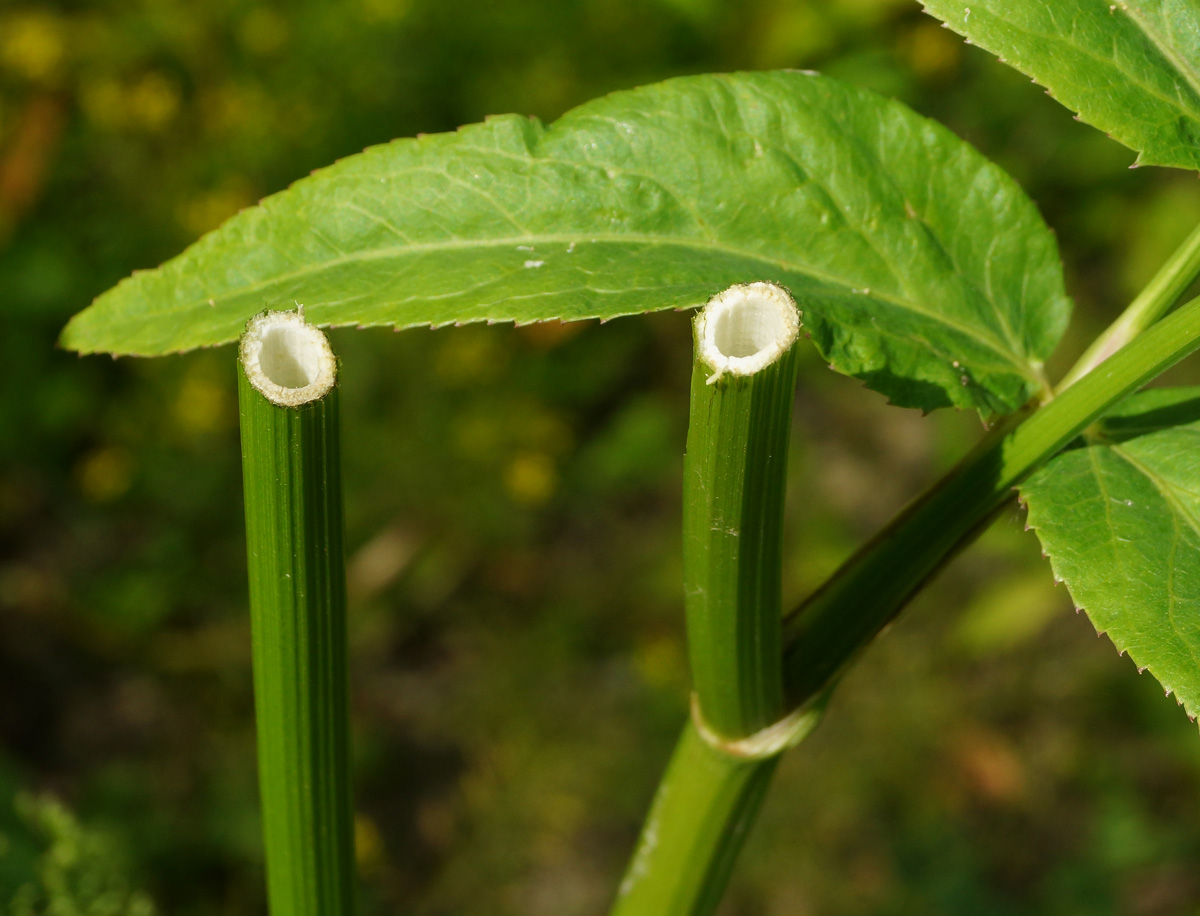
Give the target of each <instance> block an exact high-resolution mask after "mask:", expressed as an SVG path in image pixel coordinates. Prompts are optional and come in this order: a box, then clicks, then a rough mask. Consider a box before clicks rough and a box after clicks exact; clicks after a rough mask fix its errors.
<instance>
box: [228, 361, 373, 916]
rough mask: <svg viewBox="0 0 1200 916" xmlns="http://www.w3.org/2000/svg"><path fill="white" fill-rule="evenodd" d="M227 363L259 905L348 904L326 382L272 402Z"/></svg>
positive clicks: (347, 813)
mask: <svg viewBox="0 0 1200 916" xmlns="http://www.w3.org/2000/svg"><path fill="white" fill-rule="evenodd" d="M239 370H240V371H239V372H238V394H239V401H240V407H241V429H242V464H243V480H244V491H245V506H246V541H247V556H248V563H249V573H250V608H251V623H252V634H253V661H254V698H255V713H256V719H257V730H258V765H259V786H260V792H261V798H262V819H263V834H264V840H265V844H266V856H267V884H268V895H269V902H270V910H271V913H272V914H273V916H349V914H352V913H353V912H354V906H355V860H354V833H353V814H352V811H353V809H352V802H351V789H350V750H349V744H350V741H349V702H348V696H349V693H348V686H347V670H346V669H347V656H346V653H347V649H346V605H345V569H344V560H343V547H342V501H341V483H340V474H341V471H340V461H339V451H338V401H337V389H336V388H333V389H332V390H331V391H329V392H328V393H327V394H326V395H325V396H324V397H322V398H320V399H319V400H316V401H314V402H311V403H308V404H305V405H303V406H300V407H280V406H277V405H276V404H273V403H271V402H269V401H268V400H267V399H266V398H265V397H263V395H262V394H260V393H259V392H258V391H257V390H255V388H254V387H253V386H252V385H251V384H250V382H249V381H248V380H247V377H246V373H245V371H241V367H239Z"/></svg>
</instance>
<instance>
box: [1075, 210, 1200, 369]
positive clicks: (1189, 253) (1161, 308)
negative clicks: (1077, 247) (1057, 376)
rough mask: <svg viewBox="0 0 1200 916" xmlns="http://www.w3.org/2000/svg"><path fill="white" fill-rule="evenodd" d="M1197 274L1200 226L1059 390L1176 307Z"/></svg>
mask: <svg viewBox="0 0 1200 916" xmlns="http://www.w3.org/2000/svg"><path fill="white" fill-rule="evenodd" d="M1197 275H1200V226H1197V227H1196V228H1195V229H1193V230H1192V233H1191V235H1189V236H1188V237H1187V238H1186V239H1184V240H1183V244H1182V245H1180V246H1179V247H1178V248H1177V249H1176V250H1175V253H1174V254H1172V255H1171V257H1170V258H1169V259H1168V260H1167V263H1165V264H1164V265H1163V266H1162V267H1161V268H1160V269H1159V271H1158V273H1157V274H1155V275H1154V279H1153V280H1151V281H1150V282H1149V283H1148V284H1147V285H1146V288H1145V289H1143V290H1142V291H1141V292H1140V293H1139V294H1138V296H1137V298H1136V299H1134V300H1133V301H1132V302H1131V303H1129V306H1128V307H1127V308H1126V309H1125V311H1124V312H1122V313H1121V317H1119V318H1118V319H1117V320H1116V321H1114V322H1113V323H1112V324H1111V325H1109V326H1108V328H1107V330H1105V331H1104V333H1103V334H1101V335H1100V336H1099V337H1097V338H1096V339H1095V340H1094V341H1093V342H1092V345H1091V346H1090V347H1088V348H1087V350H1086V351H1084V354H1083V356H1081V357H1079V360H1078V361H1077V362H1076V363H1075V365H1074V366H1073V367H1072V368H1071V371H1070V372H1068V373H1067V374H1066V376H1065V377H1064V378H1063V380H1062V381H1061V382H1059V383H1058V390H1059V391H1062V390H1064V389H1066V388H1067V387H1069V386H1070V385H1073V384H1074V383H1075V382H1077V381H1079V379H1081V378H1083V376H1085V375H1087V374H1088V373H1089V372H1091V371H1092V370H1093V369H1095V368H1096V367H1097V366H1098V365H1100V364H1101V363H1102V362H1104V361H1105V360H1106V359H1108V358H1109V357H1110V356H1112V355H1113V354H1114V353H1116V352H1117V351H1118V350H1120V349H1121V348H1122V347H1123V346H1125V344H1127V343H1129V341H1131V340H1133V338H1135V337H1137V336H1138V334H1140V333H1141V332H1142V331H1144V330H1145V329H1146V328H1148V327H1150V325H1152V324H1154V322H1156V321H1158V319H1159V318H1161V317H1162V316H1163V315H1165V314H1166V313H1167V310H1168V309H1169V308H1170V307H1171V306H1172V305H1174V304H1175V300H1176V299H1178V298H1179V297H1180V296H1182V295H1183V293H1184V291H1186V290H1187V288H1188V286H1190V285H1191V283H1192V281H1193V280H1195V279H1196V276H1197Z"/></svg>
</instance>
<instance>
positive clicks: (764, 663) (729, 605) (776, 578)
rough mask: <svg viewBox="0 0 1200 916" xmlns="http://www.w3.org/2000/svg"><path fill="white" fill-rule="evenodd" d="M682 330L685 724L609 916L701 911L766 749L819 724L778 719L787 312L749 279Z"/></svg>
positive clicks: (782, 297) (790, 313) (692, 915)
mask: <svg viewBox="0 0 1200 916" xmlns="http://www.w3.org/2000/svg"><path fill="white" fill-rule="evenodd" d="M694 328H695V343H696V348H695V349H696V358H695V362H694V364H693V368H692V389H691V411H690V418H689V425H688V440H687V458H686V461H685V463H684V487H683V489H684V509H683V568H684V594H685V603H686V607H687V631H688V648H689V651H690V655H691V662H692V680H693V688H694V692H693V694H692V718H691V720H689V722H688V723H687V725H686V726H685V728H684V730H683V735H682V736H681V737H680V740H679V743H678V745H677V747H676V750H675V754H674V756H673V757H672V759H671V763H670V765H669V767H668V768H667V772H666V774H665V775H664V777H663V780H662V783H661V784H660V787H659V790H658V794H657V795H656V797H655V801H654V804H653V807H652V808H651V811H650V814H649V816H648V818H647V821H646V825H645V827H644V829H643V831H642V835H641V839H640V841H639V845H638V850H637V852H636V853H635V855H634V858H633V860H632V861H631V863H630V866H629V870H628V871H627V873H626V875H625V880H624V881H623V882H622V884H621V891H620V894H619V896H618V899H617V903H616V906H615V909H614V913H615V914H619V916H704V914H708V913H711V912H713V910H714V909H715V908H716V906H717V904H718V903H719V902H720V899H721V895H722V893H723V892H724V890H725V884H726V882H727V881H728V878H729V874H730V872H731V871H732V869H733V863H734V860H735V859H736V857H737V853H738V851H739V849H740V848H741V846H742V842H743V840H744V839H745V835H746V831H747V830H748V829H749V827H750V824H751V823H753V820H754V817H755V815H756V814H757V812H758V808H759V806H760V805H761V804H762V800H763V797H764V795H765V794H766V790H767V785H768V783H769V782H770V778H771V773H772V772H774V769H775V764H776V761H777V760H778V757H779V754H780V753H782V751H783V749H784V748H785V747H787V746H789V745H790V744H791V743H794V742H795V741H797V740H800V738H802V737H803V735H805V734H807V732H808V731H810V730H811V728H812V726H813V725H814V724H815V722H816V720H817V718H818V717H819V713H814V714H811V715H809V714H807V713H806V714H804V715H801V716H797V717H794V718H793V720H792V721H785V722H782V723H780V722H779V720H780V719H782V718H783V717H784V708H783V679H782V674H781V671H780V661H781V659H782V653H783V643H782V639H781V631H782V615H781V597H780V577H781V567H782V529H783V497H784V488H785V483H786V476H787V447H788V435H789V432H790V430H791V415H792V400H793V397H794V394H795V388H796V370H797V348H796V341H797V339H798V337H799V330H800V322H799V312H798V311H797V309H796V304H795V302H793V301H792V298H791V296H790V295H788V294H787V293H786V291H784V290H783V289H781V288H780V287H777V286H774V285H772V284H768V283H752V284H748V285H744V286H742V285H739V286H734V287H731V288H730V289H728V290H726V291H725V292H724V293H721V294H720V295H718V296H716V297H714V299H713V300H712V301H711V302H710V303H709V304H708V305H707V306H705V308H704V309H702V310H701V311H700V313H699V314H698V315H697V316H696V319H695V323H694ZM777 723H778V725H779V726H781V727H777V728H774V729H772V728H771V726H774V725H777ZM764 729H765V730H766V731H765V732H764ZM742 739H745V740H742Z"/></svg>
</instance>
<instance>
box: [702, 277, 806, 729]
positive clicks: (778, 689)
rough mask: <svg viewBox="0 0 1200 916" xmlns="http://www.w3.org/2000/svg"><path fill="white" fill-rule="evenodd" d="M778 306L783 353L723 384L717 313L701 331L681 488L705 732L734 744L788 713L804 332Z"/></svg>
mask: <svg viewBox="0 0 1200 916" xmlns="http://www.w3.org/2000/svg"><path fill="white" fill-rule="evenodd" d="M759 285H761V286H764V287H765V286H766V285H765V284H759ZM733 289H734V291H737V290H740V289H742V288H741V287H734V288H733ZM723 295H728V294H723ZM724 301H728V300H719V298H718V300H714V303H713V305H717V304H718V303H719V302H724ZM747 301H751V302H754V301H757V300H747ZM764 301H765V300H764ZM740 302H741V300H739V302H738V303H735V304H740ZM777 304H778V305H779V306H780V307H781V308H784V309H790V310H791V311H792V321H793V323H794V326H793V328H792V329H791V338H790V340H789V341H788V343H787V346H786V348H785V349H783V350H782V352H781V353H779V354H778V355H777V356H776V357H775V358H774V359H773V360H772V361H771V362H769V363H768V364H767V365H764V366H762V367H760V368H756V369H755V371H754V372H752V373H750V374H741V373H737V374H735V373H730V372H726V373H724V374H722V375H721V377H720V378H719V379H717V380H716V381H715V382H714V381H711V379H712V377H713V375H714V373H716V372H719V369H718V367H716V366H714V365H713V364H712V363H710V362H709V361H708V360H707V359H706V358H705V355H704V354H705V349H704V347H703V346H702V345H701V344H702V340H701V337H702V335H703V334H705V333H706V328H708V323H709V318H708V316H709V315H710V314H716V313H712V312H711V311H710V310H712V309H713V305H710V306H708V307H706V308H705V309H704V310H702V311H701V312H700V313H699V314H698V315H697V316H696V322H695V330H696V359H695V362H694V365H693V368H692V388H691V411H690V419H689V423H688V439H687V457H686V460H685V462H684V484H683V579H684V599H685V606H686V610H687V636H688V651H689V654H690V657H691V666H692V684H693V689H694V690H695V692H696V696H697V697H698V698H699V705H700V708H701V709H702V710H703V716H704V721H705V723H706V724H707V726H708V727H709V728H710V729H712V731H714V732H716V733H717V734H719V735H721V736H722V737H725V738H742V737H745V736H746V735H750V734H753V733H754V732H757V731H759V730H760V729H762V728H765V727H766V726H768V725H770V724H771V723H773V722H775V721H776V720H777V719H779V718H780V717H781V716H782V715H783V713H784V706H783V677H782V674H781V671H780V662H781V659H782V654H783V640H782V629H783V627H782V620H783V608H782V596H781V591H780V590H781V584H780V583H781V576H782V564H783V546H782V540H783V497H784V490H785V486H786V482H787V452H788V436H789V433H790V430H791V422H792V401H793V399H794V396H795V389H796V370H797V347H796V345H795V340H796V336H797V334H798V327H799V324H798V319H797V318H796V317H795V308H796V307H795V304H794V303H792V302H791V300H790V297H786V296H785V295H784V296H781V297H780V298H779V300H778V303H777ZM772 307H774V306H772ZM728 314H729V315H733V313H732V312H731V313H728ZM721 320H737V317H736V316H733V317H728V316H727V317H725V318H722V319H721ZM709 330H710V331H711V329H709Z"/></svg>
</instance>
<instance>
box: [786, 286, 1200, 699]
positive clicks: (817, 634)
mask: <svg viewBox="0 0 1200 916" xmlns="http://www.w3.org/2000/svg"><path fill="white" fill-rule="evenodd" d="M1197 348H1200V298H1197V299H1193V300H1192V301H1190V302H1189V303H1187V304H1186V305H1184V306H1182V307H1181V308H1180V309H1179V310H1178V311H1177V312H1175V313H1174V314H1172V315H1169V316H1167V317H1166V318H1164V319H1162V320H1161V321H1160V322H1158V323H1157V324H1155V325H1152V326H1151V327H1150V328H1148V329H1147V330H1145V331H1143V332H1142V333H1141V334H1140V335H1139V336H1138V337H1137V338H1136V339H1134V340H1133V341H1131V342H1130V343H1129V344H1128V345H1127V346H1125V347H1124V348H1123V349H1121V350H1120V351H1119V352H1117V353H1115V354H1114V355H1113V356H1111V357H1110V358H1109V359H1107V360H1106V361H1105V362H1104V363H1103V364H1102V365H1100V366H1098V367H1097V368H1096V369H1094V370H1093V371H1092V372H1090V373H1088V374H1087V375H1086V376H1084V377H1083V378H1081V379H1080V380H1079V381H1078V382H1077V383H1076V384H1074V385H1072V386H1071V387H1070V388H1068V389H1067V390H1066V391H1064V392H1062V393H1061V394H1060V395H1058V396H1057V397H1056V398H1055V399H1054V400H1053V401H1051V402H1050V403H1049V404H1047V405H1045V406H1044V407H1042V408H1041V409H1039V410H1037V411H1036V412H1034V413H1032V414H1030V415H1029V416H1028V417H1027V418H1026V419H1024V421H1023V422H1020V423H1018V424H1017V425H1015V426H1012V427H1008V428H1005V429H1001V430H998V431H996V432H995V433H994V434H993V435H991V436H989V437H988V438H987V439H985V440H984V441H983V442H982V443H980V445H979V446H978V447H977V448H976V449H975V450H973V451H972V452H971V453H970V454H969V455H968V456H967V457H966V458H964V459H963V460H962V461H961V462H960V463H959V464H958V466H957V467H955V468H954V470H952V471H951V472H950V473H949V474H948V475H947V476H946V477H945V478H943V480H942V481H940V482H939V483H938V484H936V485H935V486H934V487H933V488H932V489H930V490H928V491H927V492H926V493H925V494H924V495H922V496H921V497H919V498H918V499H917V500H916V501H915V502H913V503H912V504H911V505H910V506H909V507H908V508H907V509H906V510H905V511H904V512H902V513H901V514H900V515H899V516H898V517H897V518H896V519H895V520H894V521H893V522H892V523H891V524H890V525H888V527H887V528H886V529H885V530H884V531H882V532H881V533H880V534H879V535H877V536H876V537H875V538H874V539H873V540H872V541H871V542H870V543H868V544H867V545H866V546H865V547H864V548H863V549H862V550H860V551H859V552H858V553H857V554H855V555H854V556H853V557H851V558H850V560H848V561H847V562H846V563H845V564H844V565H843V566H842V567H841V568H840V569H839V570H838V571H837V572H836V573H835V574H834V575H833V577H832V578H831V579H830V580H829V581H828V582H826V583H825V585H824V586H822V587H821V589H819V590H818V591H817V592H816V593H815V594H814V595H813V596H812V597H811V598H809V600H808V601H806V602H805V603H804V604H803V605H801V606H800V607H799V608H798V609H797V610H796V611H795V612H793V613H792V614H791V615H789V617H788V619H787V620H786V621H785V624H784V634H785V639H786V641H787V649H786V653H785V660H784V678H785V683H786V687H787V694H788V698H789V701H790V702H791V703H793V704H795V705H796V706H800V705H801V704H803V703H805V702H807V701H808V700H809V699H811V698H812V697H813V696H815V695H816V694H817V693H818V692H820V691H822V690H823V689H825V688H826V686H827V685H828V684H829V683H830V682H831V681H832V680H833V679H834V678H836V677H837V675H838V674H839V673H840V672H841V671H842V670H843V669H844V668H845V667H846V665H848V664H849V663H850V661H851V660H852V659H853V658H854V656H855V655H857V653H858V652H859V651H860V650H861V649H862V648H863V647H864V646H865V645H866V644H867V643H868V642H869V641H870V640H871V639H872V638H873V637H874V636H875V634H877V633H878V632H879V631H880V630H881V629H882V628H883V627H884V625H886V624H887V622H888V621H890V620H891V619H892V618H893V617H894V616H895V615H896V614H897V613H898V612H899V610H900V609H901V608H902V607H903V606H904V604H905V603H906V602H907V601H908V600H909V598H911V597H912V596H913V594H915V593H916V591H917V590H918V589H919V588H920V587H921V586H922V585H923V584H924V583H925V582H926V581H927V580H928V579H929V578H930V577H931V576H932V575H934V574H935V573H936V572H937V571H938V570H939V569H940V568H941V566H942V565H943V564H944V563H945V562H946V561H947V559H949V558H950V557H951V556H953V555H954V554H955V553H956V552H957V551H958V550H960V549H961V548H962V547H963V546H965V545H966V544H967V543H969V542H970V541H971V539H972V538H973V537H974V536H975V534H977V533H978V532H979V531H981V530H982V528H983V527H984V526H985V525H986V524H987V523H988V522H989V521H990V520H991V519H992V518H993V516H994V515H995V514H996V512H998V511H999V510H1000V509H1001V508H1002V507H1003V506H1004V505H1005V504H1006V503H1007V502H1008V501H1009V499H1010V498H1011V495H1012V490H1013V488H1014V487H1015V486H1016V485H1017V484H1019V483H1020V482H1021V481H1022V480H1024V479H1025V478H1026V477H1027V476H1028V475H1029V474H1031V473H1032V472H1033V471H1035V470H1037V469H1038V468H1039V467H1041V466H1042V465H1043V464H1045V463H1046V462H1047V461H1048V460H1050V458H1052V457H1053V456H1054V455H1055V454H1057V453H1058V452H1059V451H1060V450H1061V449H1062V448H1063V447H1064V446H1066V445H1067V444H1068V443H1069V442H1070V441H1071V440H1072V439H1074V438H1075V437H1076V436H1078V435H1079V434H1080V433H1081V432H1083V431H1084V430H1085V429H1086V428H1087V427H1088V426H1089V425H1090V424H1092V423H1093V422H1094V421H1096V420H1097V419H1099V418H1100V417H1102V416H1103V415H1104V414H1105V413H1106V412H1107V411H1109V410H1111V409H1112V408H1113V407H1114V406H1116V405H1117V404H1118V403H1120V402H1121V401H1122V400H1123V399H1124V398H1125V397H1126V396H1128V395H1129V394H1131V393H1133V392H1134V391H1136V390H1137V389H1139V388H1140V387H1142V385H1144V384H1145V383H1146V382H1148V381H1150V380H1151V379H1153V378H1155V377H1156V376H1158V375H1159V374H1161V373H1162V372H1164V371H1165V370H1166V369H1168V368H1170V367H1171V366H1173V365H1174V364H1175V363H1177V362H1178V361H1179V360H1181V359H1183V357H1185V356H1187V355H1188V354H1189V353H1192V352H1193V351H1195V350H1196V349H1197Z"/></svg>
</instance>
